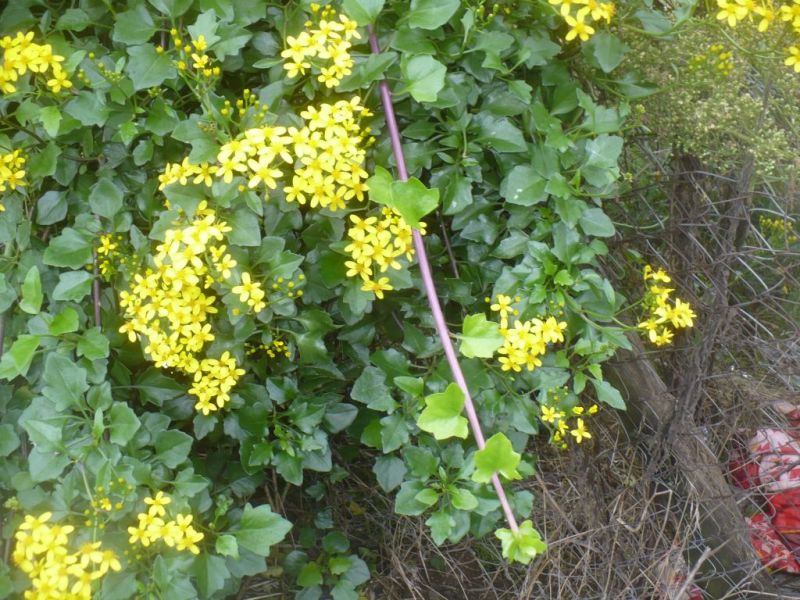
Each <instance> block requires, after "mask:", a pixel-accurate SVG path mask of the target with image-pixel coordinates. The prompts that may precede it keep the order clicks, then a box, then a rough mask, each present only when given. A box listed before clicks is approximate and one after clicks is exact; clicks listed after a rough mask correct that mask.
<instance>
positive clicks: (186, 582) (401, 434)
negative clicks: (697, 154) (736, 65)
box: [0, 0, 694, 600]
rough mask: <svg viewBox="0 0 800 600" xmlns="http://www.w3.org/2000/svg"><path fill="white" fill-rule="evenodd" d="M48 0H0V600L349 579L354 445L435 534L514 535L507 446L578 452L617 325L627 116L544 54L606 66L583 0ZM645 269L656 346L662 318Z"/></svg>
mask: <svg viewBox="0 0 800 600" xmlns="http://www.w3.org/2000/svg"><path fill="white" fill-rule="evenodd" d="M79 6H80V7H77V8H75V7H74V8H69V9H66V10H62V7H61V6H59V7H58V8H56V7H55V6H50V5H48V4H47V3H42V2H39V1H35V2H34V1H32V0H31V1H28V0H20V1H16V2H13V3H9V4H8V5H6V7H5V8H4V9H3V12H2V14H0V27H1V28H2V29H3V31H2V32H0V34H2V35H4V36H5V37H2V38H1V39H0V48H1V49H2V55H0V56H1V59H0V92H1V93H2V95H0V119H1V120H2V131H0V193H2V197H1V198H0V199H1V200H2V207H3V212H2V214H1V215H0V242H2V245H3V261H2V263H0V310H1V311H2V313H3V314H2V321H0V322H1V323H2V325H0V330H2V332H3V337H2V341H0V344H2V343H3V342H5V347H4V348H3V350H4V351H3V353H2V358H1V359H0V379H2V381H3V383H2V385H0V457H2V459H3V460H2V463H0V502H2V504H3V512H2V517H0V519H1V520H2V538H1V540H0V545H2V547H3V548H5V549H6V552H5V553H2V554H1V555H2V556H4V558H5V557H8V561H7V562H3V563H0V598H5V597H24V598H32V599H48V598H59V599H67V598H74V599H79V598H99V599H104V600H113V599H124V598H133V597H142V598H163V597H170V598H172V597H174V598H186V599H189V598H225V597H231V596H233V595H235V594H236V593H237V590H238V589H239V586H240V584H241V581H242V579H243V578H245V577H248V576H254V575H260V576H266V575H265V573H267V572H268V573H270V575H271V576H279V577H283V578H284V580H285V585H287V586H289V587H290V588H292V589H294V590H296V591H297V594H298V596H297V597H299V598H304V599H314V598H321V597H322V596H323V594H329V596H330V597H333V598H335V599H336V600H357V598H359V590H360V589H362V586H363V585H364V584H365V583H366V582H367V580H368V579H369V572H370V566H371V565H369V564H367V562H366V560H365V559H369V555H368V554H365V553H362V552H361V551H355V550H351V549H350V542H349V540H348V539H347V537H346V535H344V534H343V533H342V531H340V530H339V529H338V528H337V527H338V526H341V525H342V524H341V523H336V522H335V519H334V516H333V513H332V512H331V511H330V510H329V509H328V508H327V506H326V494H327V491H328V489H329V488H331V487H332V486H336V485H337V484H338V483H340V482H342V481H343V480H345V479H347V478H348V476H349V472H348V470H349V469H351V468H356V467H355V466H353V465H354V464H355V463H354V462H353V461H352V460H351V459H352V458H353V457H355V456H361V457H365V458H368V460H369V461H371V463H372V464H373V465H374V468H373V472H374V476H375V479H376V480H377V483H378V485H379V486H380V487H381V488H382V489H383V490H384V491H385V492H386V493H387V494H392V495H393V497H394V502H395V504H394V507H395V511H396V512H397V513H398V514H402V515H413V516H422V518H423V519H424V520H425V523H426V525H427V526H428V527H429V528H430V534H431V536H432V538H433V540H434V541H435V542H436V543H437V544H443V543H447V542H456V541H458V540H460V539H462V538H463V537H464V536H466V535H472V536H476V537H477V536H484V535H486V534H489V533H491V532H495V535H496V537H497V538H498V539H499V540H500V542H501V545H502V552H503V555H504V556H505V557H506V558H507V559H508V560H510V561H518V562H522V563H528V562H530V561H531V560H532V559H533V558H534V557H535V556H536V555H537V554H539V553H541V552H543V551H544V550H545V547H546V546H545V542H544V541H543V540H542V539H541V536H540V535H539V533H538V532H537V530H536V528H535V522H536V518H537V517H536V513H535V511H533V506H534V499H533V496H532V494H531V493H530V492H528V491H527V490H525V489H524V486H521V485H519V483H521V482H522V481H524V478H526V477H527V476H529V475H531V474H532V473H533V471H534V463H535V457H534V456H533V455H532V454H531V451H530V450H529V448H530V442H531V441H532V440H533V438H534V437H536V436H541V437H542V438H543V439H544V440H549V441H550V442H552V443H553V444H555V445H556V446H557V447H558V448H562V449H564V450H569V449H570V448H575V447H576V446H577V445H578V444H582V443H583V444H586V443H593V442H594V440H593V438H592V434H591V420H592V416H593V415H595V414H596V413H597V412H598V410H599V406H601V405H608V406H610V407H611V408H614V409H623V408H624V403H623V400H622V397H621V396H620V394H619V392H618V391H617V390H616V389H614V387H613V386H611V385H610V384H609V383H608V382H606V381H605V380H604V377H603V368H602V364H603V362H604V361H606V360H608V359H609V358H610V357H611V356H612V355H613V354H614V352H615V351H616V350H617V349H618V348H621V347H628V346H629V341H628V339H627V338H626V336H625V332H626V330H631V331H633V330H635V329H637V327H636V326H629V325H625V322H624V320H621V318H620V317H619V315H620V312H621V311H622V310H623V308H624V304H625V301H624V299H623V298H622V296H621V295H619V294H618V293H617V292H616V291H615V290H614V287H613V286H612V284H611V282H610V281H609V280H608V279H607V278H606V277H604V275H603V274H602V273H601V271H600V269H599V266H600V261H601V260H602V258H603V256H604V255H605V254H606V253H607V252H608V247H607V245H606V243H605V242H604V240H605V239H608V238H611V237H612V236H613V235H614V233H615V228H614V224H613V223H612V222H611V220H610V219H609V218H608V217H607V216H606V214H605V212H604V211H603V201H604V200H605V199H607V198H609V197H612V196H613V195H614V194H615V192H616V186H617V180H618V179H619V176H620V173H619V168H618V164H617V163H618V158H619V156H620V152H621V150H622V145H623V140H622V137H621V136H620V132H621V128H622V126H623V122H624V119H625V117H626V115H627V113H628V107H627V104H625V103H624V102H621V103H620V104H619V106H605V105H602V104H600V103H598V102H597V101H596V100H594V99H593V98H592V97H591V96H590V95H588V94H587V93H585V92H584V91H582V89H581V86H580V84H579V82H578V81H577V80H576V79H575V77H574V76H573V75H572V72H573V71H572V70H571V61H575V60H581V61H583V63H582V64H583V67H582V68H584V69H590V70H592V69H594V70H597V71H598V72H600V71H602V74H601V75H602V76H603V77H606V78H608V77H613V75H610V74H611V73H612V71H614V69H615V68H616V66H617V65H618V64H619V60H618V58H619V55H620V51H621V48H622V45H621V43H620V42H619V41H618V40H616V38H615V37H614V36H613V35H612V34H610V33H608V32H607V31H602V25H603V24H605V23H607V22H609V21H612V20H613V18H614V15H615V8H614V5H613V4H611V3H595V2H593V1H591V0H587V1H586V2H571V3H570V2H566V1H561V2H554V1H552V0H551V1H549V2H547V1H544V0H542V1H540V2H538V3H537V2H531V3H524V4H519V5H516V4H497V5H494V6H493V7H487V6H484V5H483V4H482V3H481V2H477V1H476V2H465V3H462V2H459V1H457V0H412V1H411V2H410V3H409V2H401V1H396V2H395V1H386V2H383V1H381V0H344V2H343V3H342V4H341V5H338V4H331V5H319V4H313V3H307V2H297V3H272V2H267V1H266V0H236V1H233V2H216V3H215V2H206V1H204V0H197V1H195V0H148V1H147V2H143V1H139V0H129V1H127V2H116V3H113V4H112V3H105V2H94V1H91V0H90V1H87V2H81V3H80V4H79ZM621 18H624V15H622V16H621ZM375 32H377V35H375ZM370 35H372V36H373V37H372V42H373V45H372V48H370V45H369V44H368V39H369V36H370ZM584 42H586V45H585V46H584V45H582V44H583V43H584ZM578 51H579V52H580V55H579V54H577V53H576V52H578ZM382 80H385V81H386V84H387V85H388V88H385V89H384V90H383V92H385V91H388V89H391V92H392V94H391V96H390V95H389V94H388V93H383V92H382V91H381V89H379V85H378V83H379V82H380V81H382ZM381 93H383V96H382V98H383V102H381ZM387 118H388V120H387ZM387 123H388V125H387ZM398 134H399V136H400V138H401V139H402V145H398V144H394V145H393V144H392V142H391V141H390V138H392V136H395V135H398ZM402 150H404V151H405V158H406V166H407V168H408V174H409V175H410V177H409V178H408V179H407V180H405V176H403V177H399V176H398V175H395V174H393V173H394V172H395V168H396V167H398V165H399V164H400V162H399V161H401V160H402V154H401V151H402ZM423 234H424V237H423ZM423 251H424V252H423ZM417 261H419V262H420V266H424V267H425V268H426V269H427V268H428V267H429V266H430V268H431V269H432V271H433V279H432V280H431V282H432V281H433V280H435V282H436V293H437V294H438V301H437V302H436V303H435V304H436V307H437V308H435V310H434V309H432V308H431V306H432V305H433V297H431V296H428V297H426V295H425V294H424V293H423V280H422V279H421V275H420V271H419V269H418V266H417V264H416V263H417ZM423 263H424V265H423ZM645 278H646V280H647V282H648V284H651V287H650V290H649V291H648V292H647V294H648V295H647V296H646V299H645V301H644V306H645V307H646V308H647V310H649V311H651V313H652V314H649V315H647V316H646V318H645V320H644V322H643V323H642V324H641V325H640V326H639V328H640V329H642V331H643V333H645V335H649V336H650V339H651V340H652V341H653V342H655V343H656V344H662V343H666V342H668V341H669V339H668V338H671V336H672V329H669V326H670V324H671V325H672V326H674V327H685V326H690V325H691V324H692V318H693V317H694V314H693V313H692V311H691V309H690V308H689V307H688V305H686V304H685V303H682V302H680V301H679V300H674V301H673V300H671V299H670V296H669V292H671V291H672V290H669V291H666V290H664V289H661V288H658V289H655V287H653V286H656V284H659V285H660V283H662V282H669V278H668V276H666V274H665V273H663V272H662V271H660V270H653V269H650V270H648V271H646V274H645ZM426 281H427V279H426ZM656 287H657V286H656ZM429 302H430V303H431V304H429ZM439 302H440V303H441V313H439V312H437V311H439V310H440V309H439V308H438V306H439ZM439 314H441V315H442V317H443V318H442V319H441V323H444V322H445V317H446V322H447V323H450V324H453V328H454V334H455V336H456V338H457V346H458V356H457V357H456V356H452V357H450V358H451V359H452V360H451V363H450V364H451V365H452V364H453V361H456V365H458V364H459V363H460V368H461V370H463V374H464V377H465V379H464V380H463V381H460V380H458V378H455V379H454V377H455V375H454V373H453V372H451V370H450V369H449V367H448V362H447V361H446V360H445V358H444V356H443V346H442V338H441V337H437V333H436V331H437V330H436V329H435V327H434V326H435V324H436V323H435V321H436V318H435V315H439ZM633 321H634V322H635V319H633ZM445 329H446V327H445ZM440 333H441V331H440ZM447 337H448V336H445V338H447ZM448 344H449V340H448V341H447V343H446V345H445V348H446V347H447V345H448ZM465 411H466V412H467V417H469V418H467V417H465V416H464V413H465ZM473 417H474V418H473ZM481 431H485V432H486V436H487V437H486V439H485V440H484V439H483V438H482V433H481ZM361 462H363V461H361ZM515 482H516V484H515V485H510V484H512V483H515ZM287 495H291V497H293V498H294V497H297V498H303V502H304V504H305V505H306V506H307V507H308V508H309V509H310V510H308V511H307V512H300V511H298V510H296V509H292V508H291V507H290V506H291V505H290V503H288V502H284V500H285V499H286V497H287ZM354 502H357V499H356V500H354ZM294 504H296V505H299V503H294ZM517 517H520V518H521V523H519V524H517V523H516V518H517ZM290 521H291V522H290ZM293 527H294V528H295V529H294V530H293V532H292V534H291V535H288V534H289V532H290V529H292V528H293ZM265 559H268V560H269V570H268V565H267V561H266V560H265ZM326 597H328V596H326Z"/></svg>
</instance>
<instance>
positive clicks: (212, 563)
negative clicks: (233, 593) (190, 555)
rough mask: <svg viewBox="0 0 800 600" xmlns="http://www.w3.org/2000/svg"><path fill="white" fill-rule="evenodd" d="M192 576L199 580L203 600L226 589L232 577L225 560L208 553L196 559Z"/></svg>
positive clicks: (198, 585)
mask: <svg viewBox="0 0 800 600" xmlns="http://www.w3.org/2000/svg"><path fill="white" fill-rule="evenodd" d="M192 574H193V575H194V577H195V579H196V580H197V591H199V592H200V597H201V598H211V597H213V596H214V594H216V593H217V592H218V591H219V590H221V589H222V588H223V587H225V582H226V581H227V580H228V578H229V577H230V576H231V572H230V571H229V570H228V566H227V563H226V562H225V559H224V558H222V557H220V556H214V555H213V554H208V553H207V552H201V553H200V555H199V556H197V557H196V558H195V559H194V564H193V565H192Z"/></svg>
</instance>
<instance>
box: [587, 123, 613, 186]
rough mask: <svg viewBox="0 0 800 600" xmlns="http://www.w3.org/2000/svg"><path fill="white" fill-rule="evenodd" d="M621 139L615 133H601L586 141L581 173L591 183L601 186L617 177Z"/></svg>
mask: <svg viewBox="0 0 800 600" xmlns="http://www.w3.org/2000/svg"><path fill="white" fill-rule="evenodd" d="M622 145H623V139H622V138H621V137H620V136H617V135H606V134H602V135H599V136H597V137H596V138H595V139H593V140H589V141H588V142H586V161H585V162H584V164H583V167H582V168H581V175H582V176H583V178H584V179H585V180H586V181H587V182H588V183H590V184H591V185H593V186H595V187H598V188H602V187H604V186H606V185H608V184H610V183H613V182H614V181H616V180H617V178H618V177H619V167H618V166H617V161H618V160H619V155H620V153H621V152H622Z"/></svg>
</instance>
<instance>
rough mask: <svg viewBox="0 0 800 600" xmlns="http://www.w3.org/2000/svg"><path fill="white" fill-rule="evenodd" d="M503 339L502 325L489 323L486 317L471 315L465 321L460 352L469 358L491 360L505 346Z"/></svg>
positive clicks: (481, 314)
mask: <svg viewBox="0 0 800 600" xmlns="http://www.w3.org/2000/svg"><path fill="white" fill-rule="evenodd" d="M503 339H504V338H503V336H502V334H501V333H500V325H498V324H497V323H495V322H494V321H489V320H488V319H487V318H486V315H484V314H483V313H479V314H477V315H469V316H468V317H467V318H465V319H464V328H463V333H462V335H461V346H460V347H459V350H460V351H461V354H463V355H464V356H466V357H467V358H475V357H478V358H491V357H492V356H494V352H495V350H497V349H498V348H499V347H500V346H501V345H502V344H503Z"/></svg>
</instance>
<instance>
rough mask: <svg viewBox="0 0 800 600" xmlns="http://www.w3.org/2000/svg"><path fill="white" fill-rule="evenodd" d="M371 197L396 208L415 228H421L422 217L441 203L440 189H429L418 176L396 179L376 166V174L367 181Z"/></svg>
mask: <svg viewBox="0 0 800 600" xmlns="http://www.w3.org/2000/svg"><path fill="white" fill-rule="evenodd" d="M367 184H368V185H369V189H370V199H372V200H373V201H375V202H377V203H379V204H384V205H386V206H389V207H391V208H394V209H395V210H396V211H397V212H398V213H400V216H402V217H403V220H404V221H405V222H406V223H407V224H408V225H409V227H412V228H414V229H419V226H420V225H419V223H420V219H422V218H423V217H424V216H425V215H427V214H428V213H430V212H432V211H433V210H435V209H436V207H437V206H438V205H439V190H438V189H436V188H433V189H428V188H427V187H425V185H424V184H423V183H422V182H421V181H420V180H419V179H417V178H416V177H412V178H410V179H409V180H408V181H396V180H394V179H393V178H392V175H391V173H389V171H387V170H386V169H384V168H383V167H375V174H374V175H373V176H372V177H370V178H369V180H368V181H367Z"/></svg>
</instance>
